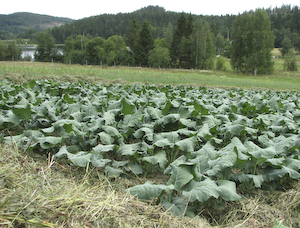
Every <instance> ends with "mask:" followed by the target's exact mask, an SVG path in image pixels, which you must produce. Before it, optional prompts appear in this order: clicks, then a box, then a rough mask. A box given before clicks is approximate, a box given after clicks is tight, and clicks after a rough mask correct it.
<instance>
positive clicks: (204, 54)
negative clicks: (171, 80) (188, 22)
mask: <svg viewBox="0 0 300 228" xmlns="http://www.w3.org/2000/svg"><path fill="white" fill-rule="evenodd" d="M193 36H194V40H195V67H196V68H197V69H213V65H214V63H213V59H214V57H215V46H214V43H213V38H212V33H211V30H210V27H209V25H208V23H204V22H203V21H202V20H197V21H196V22H195V28H194V34H193Z"/></svg>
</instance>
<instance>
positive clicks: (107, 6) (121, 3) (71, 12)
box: [0, 0, 300, 19]
mask: <svg viewBox="0 0 300 228" xmlns="http://www.w3.org/2000/svg"><path fill="white" fill-rule="evenodd" d="M283 4H288V5H291V6H295V5H298V6H299V7H300V2H299V0H297V1H294V0H290V1H284V0H250V1H236V0H234V1H233V0H227V1H225V0H221V1H214V0H205V1H204V0H198V1H197V0H178V1H177V0H151V1H150V0H142V1H141V0H79V1H77V0H72V1H71V0H47V1H41V0H7V1H5V3H3V4H2V6H1V8H0V14H11V13H15V12H30V13H37V14H46V15H51V16H58V17H68V18H71V19H82V18H84V17H90V16H95V15H100V14H117V13H131V12H133V11H136V10H138V9H140V8H143V7H146V6H149V5H155V6H156V5H158V6H161V7H164V8H165V9H166V10H167V11H175V12H186V13H192V14H197V15H200V14H201V15H226V14H235V15H237V14H239V13H243V12H244V11H249V10H251V9H252V10H255V9H257V8H269V7H270V6H271V7H272V8H275V7H276V6H277V7H281V6H282V5H283Z"/></svg>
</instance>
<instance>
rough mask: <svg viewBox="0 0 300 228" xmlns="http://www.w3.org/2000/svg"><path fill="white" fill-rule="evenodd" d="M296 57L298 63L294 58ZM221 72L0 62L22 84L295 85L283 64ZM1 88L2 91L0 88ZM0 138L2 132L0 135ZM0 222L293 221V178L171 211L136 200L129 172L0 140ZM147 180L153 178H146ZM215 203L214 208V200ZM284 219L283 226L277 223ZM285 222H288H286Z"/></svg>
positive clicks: (297, 222)
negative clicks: (184, 213) (264, 71)
mask: <svg viewBox="0 0 300 228" xmlns="http://www.w3.org/2000/svg"><path fill="white" fill-rule="evenodd" d="M297 58H298V63H299V62H300V59H299V57H297ZM226 69H227V70H226V71H200V70H179V69H152V68H138V67H136V68H133V67H103V68H101V67H100V66H80V65H64V64H52V63H38V62H0V85H1V81H3V80H7V81H10V82H13V83H23V82H28V81H30V80H32V79H33V80H41V79H49V80H54V81H58V80H60V81H70V82H77V81H78V80H81V81H83V82H87V81H89V82H92V83H103V84H111V83H143V84H156V85H158V86H159V85H164V84H174V85H191V86H194V87H200V86H206V87H213V88H217V87H218V88H243V89H271V90H296V91H299V88H300V87H299V85H300V73H299V71H298V72H287V71H284V70H283V60H281V59H275V72H274V74H272V75H267V76H251V75H239V74H237V73H235V72H234V71H232V70H231V67H230V63H229V61H226ZM0 93H1V91H0ZM0 137H1V135H0ZM0 167H1V168H0V227H85V228H88V227H89V228H91V227H92V228H95V227H200V228H201V227H203V228H206V227H216V228H217V227H218V228H221V227H228V228H229V227H236V228H243V227H245V228H246V227H250V228H254V227H255V228H256V227H261V228H262V227H274V228H286V227H292V225H293V227H299V226H300V215H299V212H300V204H299V202H300V185H299V182H298V181H295V182H293V183H292V184H291V187H290V188H288V189H285V191H272V192H269V191H261V190H260V189H256V190H254V191H253V192H252V193H251V195H247V196H245V197H243V199H242V200H241V201H239V202H230V203H229V202H228V203H226V204H225V205H221V206H218V205H209V204H208V205H207V207H206V208H205V210H203V213H202V214H201V215H198V216H196V217H195V218H192V219H191V218H187V217H175V216H173V215H172V214H171V213H169V212H166V211H164V210H163V209H162V207H160V206H159V205H157V202H155V200H152V201H139V200H137V199H135V198H134V197H132V196H131V195H129V194H127V193H125V189H127V188H128V187H129V186H132V185H133V182H138V183H140V182H144V181H145V180H141V178H136V179H134V178H133V179H119V178H117V179H111V180H109V179H107V178H105V177H104V178H103V176H101V175H99V173H98V171H97V169H95V168H92V167H90V168H89V167H87V168H86V169H84V168H78V167H74V166H71V165H69V163H68V162H67V161H65V162H64V161H63V160H59V161H55V162H53V161H52V160H51V157H48V158H45V157H42V156H39V155H36V154H33V153H24V152H22V151H20V150H18V148H16V145H12V146H8V145H6V144H5V145H4V144H2V145H0ZM152 178H153V179H152V180H151V181H152V182H153V183H155V182H157V178H160V177H152ZM216 206H217V207H216ZM283 224H285V225H286V226H284V225H283ZM287 225H290V226H287Z"/></svg>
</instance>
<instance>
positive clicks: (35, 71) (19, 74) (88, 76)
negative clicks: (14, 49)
mask: <svg viewBox="0 0 300 228" xmlns="http://www.w3.org/2000/svg"><path fill="white" fill-rule="evenodd" d="M283 62H284V61H283V60H282V59H275V72H274V74H272V75H267V76H252V75H239V74H238V73H236V72H234V71H233V70H231V66H230V62H229V60H227V61H226V63H225V68H226V69H227V71H203V70H202V71H201V70H179V69H154V68H139V67H103V68H101V67H100V66H81V65H66V64H52V63H38V62H1V63H0V79H1V78H2V79H4V78H6V79H7V80H9V81H14V82H16V83H18V82H22V81H27V80H30V79H35V80H39V79H42V78H49V79H53V80H61V81H66V80H67V81H76V80H78V79H79V80H82V81H91V82H93V83H111V82H123V83H143V84H145V83H146V84H173V85H192V86H196V87H197V86H208V87H221V88H231V87H234V88H247V89H260V88H261V89H271V90H299V84H300V72H299V71H298V72H287V71H284V70H283ZM298 63H300V57H298Z"/></svg>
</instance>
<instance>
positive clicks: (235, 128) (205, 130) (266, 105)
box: [0, 80, 300, 215]
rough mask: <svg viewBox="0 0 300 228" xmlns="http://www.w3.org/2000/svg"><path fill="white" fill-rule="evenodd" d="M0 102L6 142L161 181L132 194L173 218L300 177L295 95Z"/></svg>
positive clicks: (119, 92) (157, 93)
mask: <svg viewBox="0 0 300 228" xmlns="http://www.w3.org/2000/svg"><path fill="white" fill-rule="evenodd" d="M0 95H1V96H0V131H1V132H0V133H1V134H2V135H3V138H2V141H3V142H6V143H13V142H16V143H17V144H18V145H19V146H22V147H23V148H24V150H27V151H28V150H32V151H34V152H37V153H41V154H48V153H51V154H55V159H58V158H60V157H63V156H66V157H67V158H68V159H69V161H70V162H71V163H72V164H74V165H76V166H79V167H87V166H88V165H92V166H94V167H98V168H101V170H102V171H103V172H104V174H106V175H107V177H109V178H115V177H118V176H128V175H129V176H132V175H149V174H150V175H157V174H158V173H160V175H165V177H166V178H167V179H168V181H166V182H165V183H160V184H152V183H150V182H149V181H147V182H146V183H145V184H141V185H136V186H133V187H131V188H129V189H128V191H129V192H130V193H132V194H134V195H136V196H137V197H139V198H140V199H152V198H158V200H159V202H161V203H162V205H163V206H164V207H165V208H166V209H170V210H171V211H172V212H173V213H175V214H178V215H179V214H180V215H193V214H194V213H198V212H199V211H198V210H201V205H202V204H203V203H204V202H207V201H209V200H211V201H216V200H218V201H236V200H239V199H240V198H241V196H240V194H239V192H238V191H237V189H242V190H243V191H245V192H246V193H249V192H250V191H251V190H252V189H253V188H262V189H265V188H267V187H269V188H270V187H272V188H273V189H276V187H280V188H282V187H283V186H282V184H283V183H282V181H281V180H291V179H296V180H298V179H299V178H300V173H299V167H300V160H299V151H300V141H299V136H298V135H299V130H298V129H299V121H298V120H299V116H300V114H299V113H300V111H299V98H300V94H299V93H298V92H276V91H264V90H256V91H250V90H241V89H230V90H223V89H206V88H197V89H196V88H193V87H183V86H177V87H174V86H171V85H168V86H163V87H156V86H150V85H140V84H135V85H130V86H129V85H124V86H123V85H120V84H116V85H107V86H104V85H94V84H84V83H83V82H81V81H79V82H78V83H76V84H72V83H61V82H52V81H47V80H45V81H41V82H36V81H31V82H29V83H24V84H23V85H20V86H18V85H13V84H8V83H3V84H2V85H1V94H0ZM7 130H9V131H7ZM171 208H172V209H171Z"/></svg>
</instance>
